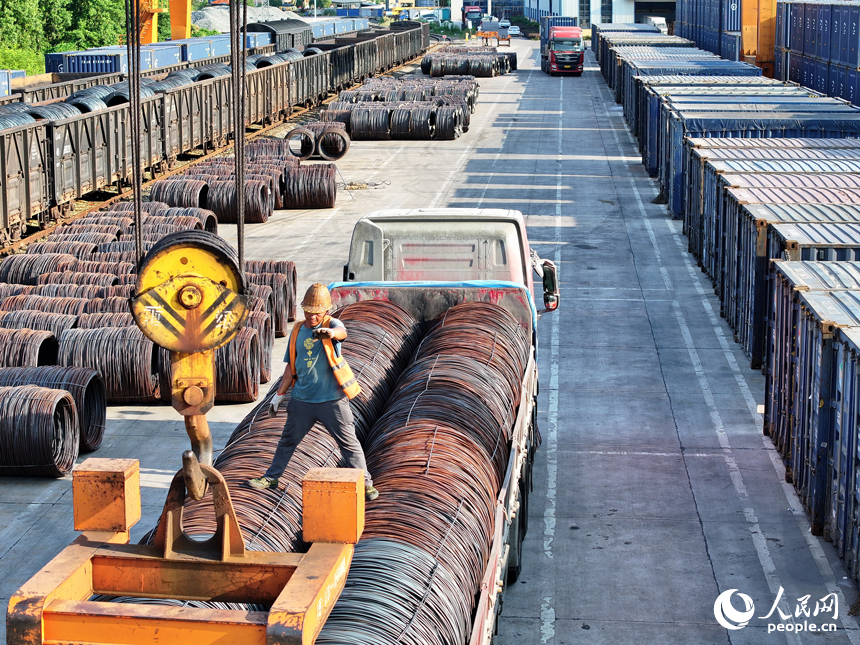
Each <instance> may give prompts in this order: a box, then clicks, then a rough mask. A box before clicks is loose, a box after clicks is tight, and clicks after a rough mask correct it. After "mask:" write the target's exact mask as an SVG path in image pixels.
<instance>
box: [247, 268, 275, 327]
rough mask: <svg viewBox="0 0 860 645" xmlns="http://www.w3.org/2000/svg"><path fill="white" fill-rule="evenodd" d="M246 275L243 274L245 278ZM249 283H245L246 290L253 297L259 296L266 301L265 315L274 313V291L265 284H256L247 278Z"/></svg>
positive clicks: (271, 315) (270, 315)
mask: <svg viewBox="0 0 860 645" xmlns="http://www.w3.org/2000/svg"><path fill="white" fill-rule="evenodd" d="M247 278H248V276H247V275H245V279H246V280H247ZM248 283H249V284H246V285H245V288H246V289H247V292H248V293H250V294H251V295H252V296H254V297H255V298H259V299H260V300H262V301H263V302H265V303H266V315H267V316H269V317H273V316H274V315H275V292H274V291H273V290H272V287H270V286H269V285H267V284H256V283H254V282H251V281H250V280H248Z"/></svg>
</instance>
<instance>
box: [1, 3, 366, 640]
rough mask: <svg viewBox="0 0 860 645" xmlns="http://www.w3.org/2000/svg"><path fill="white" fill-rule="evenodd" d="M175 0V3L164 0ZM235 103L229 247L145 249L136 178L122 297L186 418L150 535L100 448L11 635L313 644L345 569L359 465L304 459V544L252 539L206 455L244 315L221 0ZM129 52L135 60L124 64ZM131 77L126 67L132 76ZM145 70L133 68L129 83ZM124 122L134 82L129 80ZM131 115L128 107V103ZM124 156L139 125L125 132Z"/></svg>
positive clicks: (78, 483) (240, 55)
mask: <svg viewBox="0 0 860 645" xmlns="http://www.w3.org/2000/svg"><path fill="white" fill-rule="evenodd" d="M148 1H149V0H126V2H127V6H126V10H127V15H137V16H143V15H145V11H144V10H145V7H144V4H145V3H146V2H148ZM171 4H173V3H171ZM230 9H231V31H232V35H233V38H232V39H231V40H232V45H233V60H234V66H233V69H234V76H233V85H234V88H233V89H234V93H233V109H234V114H235V116H234V119H233V122H234V124H237V123H238V124H240V125H238V126H235V127H236V128H237V129H236V131H235V132H234V137H235V153H236V159H237V163H236V170H237V172H236V177H237V199H236V202H237V211H238V213H237V215H238V217H237V220H238V222H239V226H238V234H239V245H238V247H239V248H238V253H237V252H236V251H234V250H233V249H232V247H230V246H229V245H228V244H227V243H226V242H225V241H224V240H223V239H221V238H219V237H218V236H217V235H214V234H211V233H207V232H204V231H182V232H178V233H172V234H170V235H168V236H167V237H165V238H162V239H161V240H160V241H159V242H157V243H156V245H155V246H153V247H152V248H151V249H150V250H149V252H148V253H147V254H146V256H145V257H143V254H142V237H141V227H140V224H141V221H142V217H141V209H140V203H141V183H140V176H139V175H136V176H135V177H134V178H133V180H132V181H133V184H134V189H135V202H136V203H135V239H136V242H137V244H136V246H137V250H138V257H139V258H140V261H139V263H138V278H137V282H136V284H135V293H134V295H133V296H132V298H130V301H129V306H130V309H131V312H132V315H133V317H134V320H135V322H136V323H137V325H138V327H140V329H141V330H142V331H143V333H144V334H145V335H146V336H147V337H148V338H149V339H150V340H152V341H153V342H155V343H156V344H158V345H160V346H161V347H164V348H166V349H167V350H169V352H170V363H171V403H172V405H173V407H174V409H175V410H176V411H177V412H178V413H179V414H180V415H182V417H183V418H184V420H185V428H186V431H187V432H188V436H189V439H190V441H191V450H187V451H185V452H184V453H183V454H182V469H181V470H179V471H178V472H177V473H176V474H175V475H174V477H173V480H172V482H171V484H170V488H169V490H168V493H167V499H166V500H165V504H164V508H163V509H162V512H161V516H160V519H159V521H158V525H157V528H156V531H155V534H154V539H153V543H152V544H151V545H141V544H137V545H132V544H129V531H130V529H131V527H132V526H133V525H134V524H135V523H136V522H137V521H139V520H140V517H141V506H140V472H139V462H138V461H137V460H134V459H94V458H90V459H87V460H86V461H84V462H83V463H82V464H80V465H79V466H78V467H77V468H76V469H75V471H74V472H73V505H74V523H75V529H76V530H78V531H82V534H81V535H80V536H79V537H78V538H77V539H76V540H74V542H72V544H71V545H69V546H68V547H66V548H65V549H64V550H63V551H61V552H60V553H59V555H57V556H56V557H55V558H54V559H53V560H51V561H50V562H49V563H48V564H47V565H46V566H45V567H44V568H43V569H42V570H41V571H39V572H38V573H36V575H34V576H33V577H32V578H31V579H30V580H29V581H27V583H25V584H24V586H22V587H21V588H20V589H19V590H18V591H17V592H15V593H14V594H13V595H12V597H11V598H10V601H9V606H8V611H7V620H6V625H7V630H6V638H7V642H8V643H9V645H42V644H48V643H50V644H53V643H64V644H66V643H79V644H81V645H83V644H87V645H93V644H103V645H107V644H112V645H118V644H121V643H122V644H134V645H138V644H140V645H144V644H146V645H149V644H150V643H160V644H165V643H182V644H183V645H184V644H186V643H189V642H191V643H194V644H195V645H208V644H210V643H211V644H213V645H214V644H215V643H217V644H218V645H233V644H235V645H239V644H241V645H252V644H259V645H311V644H312V643H314V641H315V640H316V637H317V636H318V634H319V631H320V629H321V628H322V626H323V624H324V623H325V620H326V618H327V617H328V615H329V613H330V612H331V609H332V608H333V607H334V603H335V602H336V601H337V599H338V597H339V596H340V593H341V591H342V589H343V587H344V584H345V582H346V576H347V573H348V571H349V565H350V562H351V561H352V554H353V548H354V545H355V543H356V542H357V541H358V539H359V537H360V536H361V533H362V531H363V529H364V473H363V472H362V471H361V470H355V469H313V470H311V471H309V472H308V473H307V475H305V477H304V480H303V484H302V507H303V526H302V537H303V539H304V541H305V542H308V543H310V544H311V547H310V549H309V550H308V552H307V553H305V554H297V553H264V552H252V551H249V550H247V549H246V546H245V543H244V539H243V537H242V533H241V529H240V526H239V521H238V519H237V516H236V512H235V509H234V508H233V502H232V500H231V497H230V491H229V489H228V487H227V482H226V481H225V480H224V477H223V476H222V475H221V473H219V472H218V470H217V469H215V468H214V466H213V459H212V456H213V450H212V435H211V432H210V430H209V426H208V424H207V422H206V413H207V412H208V411H209V410H210V409H211V408H212V407H213V405H214V401H215V387H216V383H215V349H216V348H218V347H220V346H222V345H223V344H225V343H227V342H229V341H230V339H231V338H233V337H234V336H235V335H236V334H237V333H238V331H239V329H240V328H241V326H242V324H243V323H244V321H245V319H246V318H247V315H248V301H247V296H246V284H245V275H244V270H243V267H244V263H243V238H244V226H243V218H244V216H243V213H244V199H243V197H242V188H244V186H243V174H244V173H243V168H242V162H243V159H244V143H243V142H244V130H243V126H242V125H241V124H244V116H243V110H244V100H243V99H244V96H243V93H242V92H243V87H242V86H243V85H244V82H245V78H244V68H245V65H244V55H245V54H244V47H243V45H244V30H242V33H240V31H239V28H238V27H239V26H241V24H242V22H243V21H241V20H240V18H239V15H240V13H239V11H240V10H239V7H238V6H237V2H236V0H232V2H231V7H230ZM140 35H141V34H140V22H138V21H130V27H129V29H128V36H129V38H128V42H129V43H132V45H130V46H129V49H130V51H132V53H133V54H135V56H131V55H130V57H129V58H130V60H132V61H133V60H135V59H137V60H139V44H138V45H137V47H138V49H137V51H136V52H134V51H133V48H134V43H139V42H140V40H141V39H140ZM130 67H131V66H130ZM135 76H136V77H137V78H134V77H135ZM139 76H140V70H139V68H138V69H133V70H132V79H131V84H132V87H138V88H139V80H140V78H139ZM131 99H132V100H131V101H130V103H131V106H130V115H131V119H132V129H133V130H134V128H135V127H137V128H139V126H140V124H139V116H140V97H139V95H138V94H137V93H136V92H134V91H132V92H131ZM135 117H137V118H135ZM131 140H132V147H133V150H132V152H133V157H134V158H135V160H134V164H133V165H134V167H137V168H140V167H141V164H140V150H139V148H140V144H139V141H140V137H138V136H136V135H135V134H134V132H132V139H131ZM207 491H209V492H211V501H212V505H213V507H214V512H215V518H216V527H217V529H216V531H215V533H214V535H212V536H211V537H210V538H208V539H207V540H205V541H199V540H195V539H192V538H191V537H189V536H188V535H187V534H185V532H184V531H183V524H182V514H183V508H184V505H185V502H186V498H187V497H191V498H192V499H195V500H200V499H203V498H204V495H205V494H206V493H207ZM94 594H104V595H108V596H125V597H131V598H142V599H153V598H155V599H177V600H193V601H217V602H228V603H250V604H255V605H263V606H268V607H270V609H269V610H268V611H247V610H244V609H242V610H227V609H211V608H198V607H185V606H183V607H177V606H173V605H166V604H152V602H151V601H150V602H144V603H134V602H122V603H110V602H101V601H96V600H92V599H91V598H92V596H93V595H94Z"/></svg>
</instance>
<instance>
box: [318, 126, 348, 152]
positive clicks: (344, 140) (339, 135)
mask: <svg viewBox="0 0 860 645" xmlns="http://www.w3.org/2000/svg"><path fill="white" fill-rule="evenodd" d="M335 123H337V122H335ZM347 152H349V135H348V134H347V133H346V128H326V129H324V130H323V131H322V132H320V133H319V135H317V156H319V157H320V158H322V159H324V160H326V161H338V160H339V159H343V157H344V156H346V153H347Z"/></svg>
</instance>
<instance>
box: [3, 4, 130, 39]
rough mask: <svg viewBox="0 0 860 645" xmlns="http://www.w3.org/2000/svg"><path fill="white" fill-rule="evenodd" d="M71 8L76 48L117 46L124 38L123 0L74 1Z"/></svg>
mask: <svg viewBox="0 0 860 645" xmlns="http://www.w3.org/2000/svg"><path fill="white" fill-rule="evenodd" d="M16 1H17V0H16ZM71 7H72V29H71V33H70V36H71V40H73V41H74V42H75V43H76V45H77V47H79V48H81V49H87V48H90V47H106V46H109V45H117V44H118V43H119V39H120V36H125V2H123V0H75V1H74V3H72V4H71Z"/></svg>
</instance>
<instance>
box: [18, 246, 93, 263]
mask: <svg viewBox="0 0 860 645" xmlns="http://www.w3.org/2000/svg"><path fill="white" fill-rule="evenodd" d="M97 248H98V245H96V244H92V243H90V242H36V243H35V244H31V245H30V246H28V247H27V255H45V254H47V253H57V254H60V255H66V254H68V255H73V256H75V257H76V258H80V259H87V258H88V256H90V255H92V254H93V253H95V252H96V249H97Z"/></svg>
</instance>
